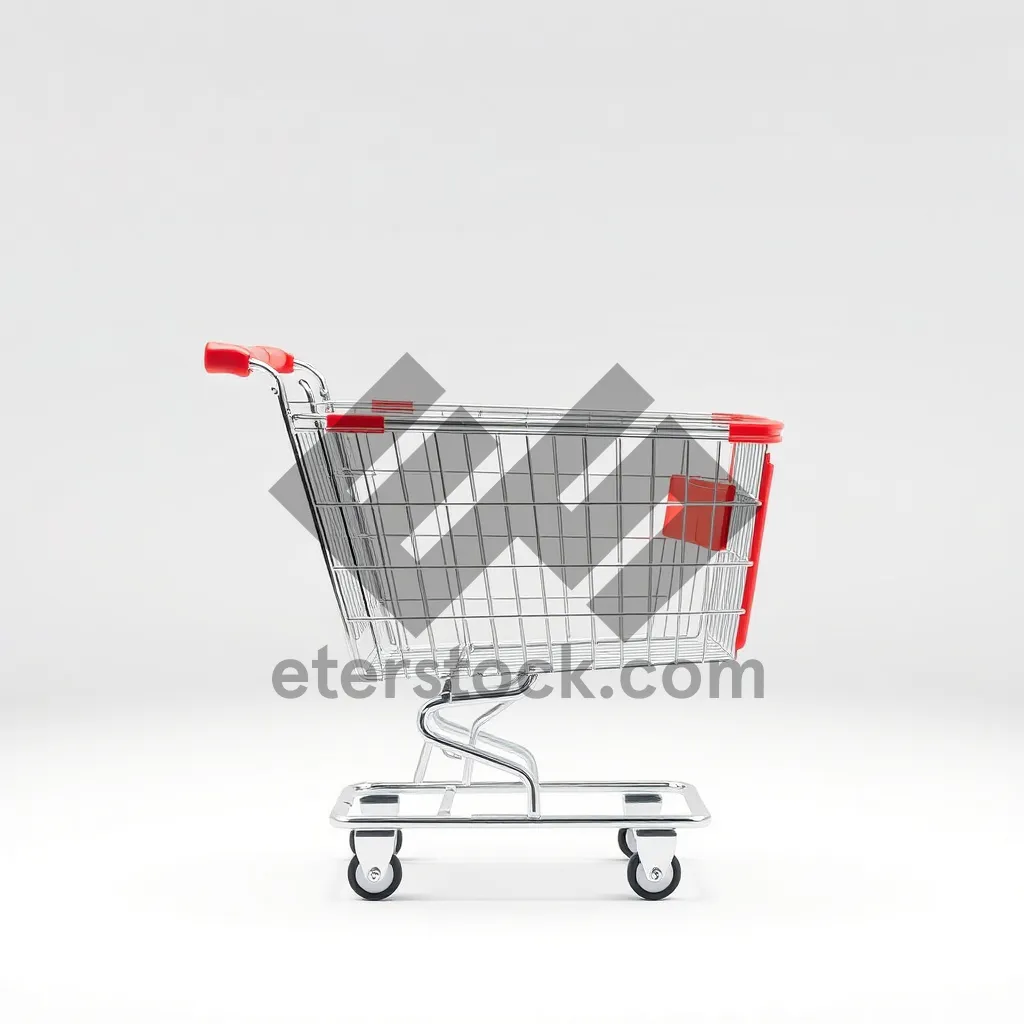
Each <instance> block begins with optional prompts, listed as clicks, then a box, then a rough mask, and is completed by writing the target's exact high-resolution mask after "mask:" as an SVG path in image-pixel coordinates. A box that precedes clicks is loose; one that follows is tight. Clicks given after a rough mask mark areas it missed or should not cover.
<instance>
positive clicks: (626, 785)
mask: <svg viewBox="0 0 1024 1024" xmlns="http://www.w3.org/2000/svg"><path fill="white" fill-rule="evenodd" d="M536 678H537V677H536V675H533V674H520V675H519V676H517V677H516V679H515V680H514V681H513V683H512V685H511V686H510V687H509V688H508V689H507V690H505V691H503V692H502V693H500V694H498V693H479V692H466V693H460V692H455V691H453V689H452V684H451V680H450V679H448V680H446V681H445V685H444V687H443V689H442V692H441V694H440V695H439V696H438V697H436V698H434V699H432V700H429V701H427V703H426V704H424V706H423V709H422V710H421V712H420V715H419V728H420V732H421V733H422V735H423V738H424V743H423V747H422V749H421V752H420V758H419V762H418V764H417V766H416V773H415V778H414V780H413V781H412V782H394V783H392V782H362V783H355V784H353V785H351V786H346V787H345V789H343V790H342V792H341V795H340V796H339V797H338V800H337V802H336V803H335V805H334V809H333V810H332V811H331V824H332V825H334V826H335V827H337V828H346V829H350V830H351V831H350V847H351V850H352V853H353V857H352V861H351V863H350V864H349V870H348V880H349V885H350V886H351V887H352V889H353V891H354V892H356V893H357V894H358V895H360V896H362V897H363V898H364V899H368V900H381V899H386V898H387V897H388V896H390V895H391V894H392V893H393V892H395V890H397V889H398V887H399V885H400V884H401V882H402V863H401V861H400V860H399V859H398V856H397V854H398V852H399V850H400V849H401V847H402V841H403V835H402V830H403V829H405V828H437V827H442V828H483V827H492V828H493V827H497V828H501V827H529V828H540V827H544V826H548V827H551V826H563V827H583V826H588V827H593V828H607V829H609V830H611V829H616V830H617V831H618V845H619V849H620V850H621V851H622V853H623V854H624V855H625V856H626V857H628V858H629V862H628V864H627V867H626V877H627V880H628V881H629V885H630V887H631V888H632V889H633V891H634V892H635V893H636V894H637V895H638V896H641V897H642V898H643V899H647V900H660V899H664V898H665V897H666V896H669V895H671V893H672V892H674V891H675V889H676V887H677V886H678V885H679V879H680V867H679V861H678V860H677V858H676V856H675V847H676V829H679V828H700V827H701V826H704V825H707V824H708V823H709V822H710V820H711V815H710V814H709V813H708V810H707V808H706V807H705V806H704V803H703V801H702V800H701V798H700V795H699V794H698V792H697V790H696V789H695V788H694V787H693V786H692V785H690V784H689V783H686V782H590V781H588V782H540V781H539V780H538V778H537V763H536V760H535V759H534V757H533V755H532V754H531V753H530V751H528V750H527V749H526V748H525V747H522V746H520V745H519V744H517V743H514V742H512V741H511V740H508V739H505V738H503V737H500V736H497V735H494V734H492V733H489V732H485V731H484V730H483V729H482V728H481V727H482V725H483V723H484V722H485V721H486V720H488V719H491V718H493V717H495V715H497V714H498V713H499V712H500V711H501V710H503V709H504V708H505V707H507V706H508V704H510V703H511V702H512V701H514V700H518V699H519V698H520V697H522V696H523V695H524V694H525V693H526V692H527V690H529V688H530V686H531V685H532V684H533V682H534V680H535V679H536ZM477 700H489V701H492V702H495V703H493V704H492V706H491V708H489V709H488V710H486V711H484V712H483V713H482V714H481V715H478V716H477V718H476V719H475V720H474V721H473V723H472V724H471V725H470V726H468V727H467V726H463V725H461V724H459V723H457V722H454V721H452V720H451V719H449V718H447V717H445V716H444V715H442V714H441V712H442V710H443V709H445V708H447V707H448V706H450V705H452V704H454V703H458V702H461V701H477ZM485 747H490V748H492V750H494V751H500V754H499V753H492V752H491V751H489V750H487V749H485ZM435 748H436V749H439V750H441V751H442V752H444V753H445V754H447V755H448V756H449V757H453V758H458V759H460V760H462V761H463V762H464V767H463V775H462V778H461V779H460V780H458V781H451V782H444V781H442V782H428V781H426V780H425V776H426V771H427V767H428V764H429V761H430V756H431V753H432V751H433V750H434V749H435ZM474 762H482V763H484V764H488V765H491V766H493V767H496V768H499V769H501V770H502V771H505V772H508V773H509V774H512V775H515V776H518V779H517V780H516V781H507V782H489V781H487V782H485V781H474V780H473V765H474ZM508 793H518V794H522V795H523V796H524V797H525V801H526V810H525V811H524V812H522V813H479V812H478V813H472V814H462V813H459V811H460V810H461V807H457V806H456V801H457V800H459V798H460V797H461V798H462V799H463V800H464V799H465V798H466V797H467V796H480V795H482V796H484V797H491V796H495V795H498V794H508ZM554 793H574V794H593V793H597V794H612V795H614V794H617V795H618V796H620V797H621V799H622V813H621V814H563V813H559V814H551V813H544V812H543V811H542V804H543V798H544V797H545V795H548V794H554ZM403 795H405V796H406V797H413V796H416V797H419V796H433V797H435V798H438V799H439V803H438V805H437V810H436V811H435V812H434V813H428V814H408V813H403V812H402V807H401V798H402V796H403ZM663 798H668V801H669V803H670V806H669V807H667V808H666V807H663ZM460 803H461V800H460Z"/></svg>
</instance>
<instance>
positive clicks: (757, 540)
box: [736, 424, 781, 651]
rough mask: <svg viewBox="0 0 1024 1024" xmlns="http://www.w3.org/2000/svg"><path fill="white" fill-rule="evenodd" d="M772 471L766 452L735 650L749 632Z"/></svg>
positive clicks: (743, 641) (745, 639) (773, 471)
mask: <svg viewBox="0 0 1024 1024" xmlns="http://www.w3.org/2000/svg"><path fill="white" fill-rule="evenodd" d="M780 426H781V424H780ZM774 473H775V467H774V466H773V465H772V459H771V456H770V455H768V454H767V452H766V453H765V456H764V469H762V470H761V486H760V487H759V488H758V492H757V500H758V501H759V502H760V503H761V504H760V505H759V506H758V509H757V514H756V516H755V517H754V536H753V537H752V538H751V541H750V562H751V565H750V568H749V569H748V570H747V579H746V583H745V584H744V586H743V602H742V604H741V607H742V608H743V612H744V614H743V615H741V616H740V624H739V627H738V628H737V630H736V650H737V651H738V650H739V649H740V648H741V647H742V646H743V645H744V644H745V643H746V642H747V633H749V632H750V609H751V608H752V607H753V606H754V588H755V587H756V586H757V568H758V564H759V563H760V561H761V541H762V540H763V538H764V517H765V513H766V512H767V511H768V495H769V494H771V490H772V476H773V475H774Z"/></svg>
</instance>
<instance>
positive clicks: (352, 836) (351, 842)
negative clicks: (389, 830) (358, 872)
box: [348, 829, 402, 855]
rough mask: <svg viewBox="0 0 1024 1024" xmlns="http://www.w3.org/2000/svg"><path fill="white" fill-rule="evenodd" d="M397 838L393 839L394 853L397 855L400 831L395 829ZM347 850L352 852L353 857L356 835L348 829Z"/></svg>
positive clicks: (400, 847) (400, 841)
mask: <svg viewBox="0 0 1024 1024" xmlns="http://www.w3.org/2000/svg"><path fill="white" fill-rule="evenodd" d="M396 831H397V832H398V838H397V839H395V853H398V852H399V850H401V849H402V830H401V829H397V830H396ZM348 848H349V849H350V850H351V851H352V853H353V855H354V854H355V852H356V834H355V831H354V830H353V829H349V833H348Z"/></svg>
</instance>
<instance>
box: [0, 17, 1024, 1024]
mask: <svg viewBox="0 0 1024 1024" xmlns="http://www.w3.org/2000/svg"><path fill="white" fill-rule="evenodd" d="M0 84H2V89H0V131H2V140H3V155H2V160H0V188H2V191H0V204H2V227H0V281H2V285H0V288H2V297H0V338H2V339H3V341H2V344H3V355H4V359H3V363H4V368H5V371H6V378H5V387H4V397H3V401H2V403H0V416H2V417H3V438H4V449H3V456H4V467H3V468H4V480H5V483H6V485H7V486H6V487H5V488H4V491H5V493H4V499H5V500H4V503H3V519H2V535H3V537H4V556H3V569H2V583H0V588H2V589H0V601H2V623H3V626H2V640H0V642H2V659H3V661H2V663H3V682H2V689H0V700H2V719H0V758H2V779H3V783H2V806H0V810H2V816H0V833H2V841H0V944H2V946H3V949H2V950H0V1017H3V1018H4V1019H6V1020H11V1021H19V1022H20V1021H35V1020H47V1021H49V1020H58V1019H59V1020H90V1021H91V1020H97V1021H99V1020H102V1021H104V1022H109V1021H114V1020H131V1021H138V1020H146V1021H156V1020H168V1021H183V1020H197V1021H198V1020H216V1021H225V1020H245V1021H257V1020H259V1021H263V1020H267V1021H298V1020H303V1021H304V1020H326V1019H339V1018H342V1019H351V1020H357V1021H373V1020H395V1021H407V1020H410V1019H413V1018H415V1019H418V1020H424V1021H428V1020H441V1019H445V1020H463V1019H465V1020H469V1019H474V1020H479V1019H488V1020H500V1019H509V1020H523V1019H532V1020H548V1019H551V1020H559V1021H565V1020H575V1019H588V1020H598V1019H608V1020H623V1019H627V1018H629V1019H635V1020H663V1019H665V1020H667V1019H679V1018H680V1017H682V1016H686V1017H687V1018H688V1019H693V1020H720V1021H739V1020H743V1021H746V1020H767V1019H784V1020H787V1021H792V1020H802V1019H806V1020H824V1019H827V1020H830V1021H845V1020H861V1019H871V1020H906V1019H908V1018H910V1019H928V1020H932V1021H938V1020H963V1019H985V1020H990V1021H1003V1020H1005V1021H1010V1020H1019V1019H1020V1017H1021V1013H1022V1009H1024V1008H1022V1005H1021V997H1020V992H1019V950H1018V946H1019V942H1018V941H1017V939H1016V933H1017V930H1018V924H1019V921H1020V918H1021V913H1022V910H1024V907H1022V899H1021V897H1022V885H1021V881H1020V878H1021V876H1020V868H1019V864H1020V861H1021V857H1022V854H1024V842H1022V831H1021V825H1020V820H1021V811H1022V807H1021V800H1020V784H1021V777H1022V775H1021V773H1022V768H1024V764H1022V755H1021V743H1020V741H1021V726H1022V721H1024V702H1022V699H1021V691H1020V689H1019V684H1020V682H1021V674H1022V673H1021V670H1020V667H1019V665H1018V664H1017V660H1016V659H1017V644H1016V638H1017V633H1018V622H1019V614H1020V593H1019V579H1020V573H1021V569H1022V565H1021V554H1020V543H1019V538H1018V536H1017V534H1018V531H1017V529H1016V527H1017V523H1018V520H1019V516H1020V508H1021V505H1020V499H1021V488H1020V472H1019V465H1018V463H1019V453H1020V440H1021V437H1020V435H1021V431H1020V412H1019V397H1018V396H1019V378H1020V372H1021V359H1020V356H1019V347H1020V344H1021V336H1022V335H1021V328H1022V326H1024V315H1022V312H1021V298H1020V293H1019V287H1018V284H1017V282H1018V279H1019V275H1020V267H1021V266H1022V265H1024V263H1022V255H1024V254H1022V251H1021V250H1022V248H1024V246H1022V243H1021V238H1022V228H1024V217H1022V213H1024V202H1022V194H1024V193H1022V189H1021V172H1022V169H1024V159H1022V158H1024V148H1022V147H1024V128H1022V124H1024V121H1022V118H1024V15H1022V13H1021V8H1020V6H1019V4H1015V3H1010V2H1003V3H998V2H996V0H975V2H972V3H967V2H959V3H951V2H946V0H942V2H924V0H918V2H916V3H911V2H907V0H898V2H897V0H887V2H885V3H881V2H879V3H875V2H870V3H856V4H855V3H839V2H829V3H821V2H805V3H793V2H780V3H775V4H760V3H753V2H746V3H724V4H695V3H690V2H686V3H645V4H626V3H621V2H620V3H594V2H591V3H571V4H570V3H533V2H522V0H521V2H518V3H515V4H501V5H499V4H473V3H460V4H455V3H436V2H434V3H400V4H399V3H387V4H354V3H347V2H345V3H341V2H333V3H298V4H284V3H281V2H279V3H276V4H275V3H266V2H261V3H235V4H230V3H210V2H203V3H199V2H177V3H174V4H160V5H157V4H128V3H121V4H115V3H111V2H109V0H100V2H96V3H92V4H88V5H85V4H83V5H78V4H69V3H28V2H14V3H8V4H7V5H5V7H4V9H3V14H2V21H0ZM209 337H220V338H225V339H228V340H233V341H237V342H240V343H243V344H250V345H253V344H267V345H279V346H282V347H285V348H290V349H293V350H294V351H296V352H298V353H300V355H302V356H304V357H306V358H308V359H309V360H310V361H311V362H313V363H314V364H315V365H318V366H320V367H322V368H323V370H324V372H325V373H326V375H327V376H328V379H329V380H330V381H331V383H332V387H333V390H334V391H335V393H336V394H338V395H351V396H353V397H354V396H357V395H359V394H362V392H363V391H364V390H365V388H366V387H368V386H369V385H370V384H371V383H372V382H373V381H374V380H376V379H377V377H378V376H379V375H380V374H381V373H382V372H383V371H384V370H386V369H387V368H388V366H390V365H391V363H392V362H393V361H394V360H395V359H396V358H397V357H398V356H400V355H401V354H402V353H403V352H406V351H409V352H411V353H412V354H413V355H414V356H415V358H416V359H417V360H419V361H420V362H421V363H422V364H423V365H424V366H425V367H426V368H427V369H428V370H429V371H430V372H431V373H433V374H434V376H435V377H437V378H438V379H439V380H440V381H441V382H442V383H443V384H444V385H445V386H446V388H447V394H446V399H447V400H451V401H454V402H466V403H494V404H512V403H526V404H533V405H552V406H561V405H566V404H572V403H573V402H574V401H575V400H576V399H577V398H578V396H579V395H580V394H582V393H583V391H585V390H586V388H588V387H589V386H590V385H591V384H592V383H593V382H594V381H595V380H596V379H597V378H598V377H599V376H600V375H601V373H603V372H604V370H606V369H607V368H608V367H609V366H610V365H611V364H612V363H614V362H616V361H619V362H621V363H622V364H623V365H624V366H625V367H626V369H627V370H629V371H630V372H631V373H632V374H633V375H634V376H635V377H636V378H637V379H638V380H639V381H640V382H641V383H642V384H644V385H645V386H646V387H647V389H648V390H649V391H650V392H651V393H652V394H653V395H654V396H655V399H656V402H655V405H656V407H658V408H664V409H670V410H685V409H687V408H689V409H729V410H736V411H743V412H751V413H760V414H764V415H769V416H775V417H778V418H780V419H783V420H785V421H786V423H787V431H786V435H785V440H784V442H783V444H782V445H781V446H780V447H779V449H778V452H777V466H778V469H777V473H776V479H775V488H774V494H773V502H772V510H771V515H770V518H769V524H768V531H767V534H766V540H765V549H764V559H763V564H762V573H761V577H760V581H759V591H758V604H757V609H756V613H755V615H754V618H753V622H752V630H751V638H750V644H749V646H748V648H747V654H748V655H749V656H754V657H758V658H760V659H761V660H762V661H763V662H764V663H765V666H766V696H765V698H764V699H763V700H761V701H755V700H752V699H749V698H744V699H741V700H737V701H732V700H729V699H721V700H718V701H713V700H710V699H709V698H708V697H707V696H706V694H701V695H700V696H698V697H696V698H694V699H691V700H689V701H685V702H681V701H674V700H671V699H670V698H669V697H667V696H666V695H664V694H659V695H657V696H655V697H652V698H650V699H649V700H647V701H628V700H625V699H624V698H622V697H621V695H619V696H617V698H616V699H614V700H609V701H601V700H595V701H591V702H586V701H583V700H580V699H573V700H571V701H557V700H549V701H545V702H539V703H537V704H535V705H532V706H528V707H520V708H517V709H516V710H514V711H511V712H510V713H509V714H508V715H507V716H506V718H504V719H503V720H502V722H503V725H504V726H505V727H507V728H508V729H509V731H510V732H511V734H512V735H514V736H515V737H516V738H518V739H521V740H524V741H526V742H528V743H530V744H531V745H533V746H534V748H535V749H536V751H537V753H538V755H539V757H540V761H541V769H542V774H543V775H544V776H545V777H548V778H551V777H565V776H569V777H572V776H579V777H588V776H590V777H595V776H596V777H600V776H607V777H614V776H635V777H638V778H649V777H670V778H683V779H686V780H688V781H692V782H694V783H696V784H697V785H698V786H699V788H700V789H701V792H702V794H703V796H704V797H705V799H706V800H707V802H708V804H709V806H710V808H711V811H712V813H713V815H714V817H715V820H714V822H713V823H712V826H711V828H709V829H707V830H703V831H695V832H690V833H686V834H685V835H684V836H683V837H682V839H681V842H680V856H681V859H682V862H683V868H684V879H683V883H682V885H681V886H680V888H679V890H678V891H677V893H676V894H675V896H674V897H672V898H671V899H670V900H667V901H665V902H663V903H645V902H641V901H640V900H637V899H636V898H634V897H633V896H632V895H631V894H630V893H629V891H628V889H627V887H626V882H625V873H624V869H623V862H622V860H621V859H620V858H619V856H618V854H617V852H616V851H615V849H614V837H613V836H611V835H608V834H606V833H605V832H603V831H581V832H578V833H574V832H570V831H551V832H546V831H545V832H526V831H523V832H511V831H509V832H506V831H497V830H496V831H486V832H483V833H480V832H474V833H469V832H466V833H461V834H460V833H452V834H446V835H441V834H439V833H434V832H427V831H419V832H410V833H407V834H406V847H405V850H403V854H402V859H403V863H404V866H405V881H404V883H403V886H402V888H401V890H400V891H399V893H398V894H396V896H395V897H394V898H393V899H392V900H390V901H388V902H387V903H384V904H379V905H377V904H368V903H364V902H362V901H359V900H358V899H356V898H355V897H354V896H353V895H352V894H351V893H350V892H349V890H348V887H347V884H346V881H345V869H346V865H347V861H348V853H347V843H346V836H345V834H344V833H342V832H337V831H334V830H332V829H330V828H329V827H328V825H327V813H328V811H329V809H330V807H331V805H332V803H333V801H334V799H335V796H336V795H337V792H338V790H339V789H340V787H341V785H342V784H343V783H346V782H350V781H355V780H357V779H361V778H388V777H392V778H393V777H395V776H404V775H406V774H407V773H409V772H411V770H412V766H413V762H414V759H415V754H416V740H415V735H414V731H413V727H412V719H413V710H414V707H415V704H416V701H415V699H414V698H413V697H412V695H411V694H408V693H404V694H403V695H402V696H400V697H399V698H398V699H396V700H393V701H385V700H373V701H370V700H368V701H365V702H363V703H360V704H357V703H356V702H354V701H351V700H346V699H339V700H335V701H328V700H324V699H322V698H320V697H319V696H317V695H316V694H315V693H308V694H307V695H306V696H305V697H303V698H302V699H300V700H295V701H287V702H286V701H283V700H281V699H280V698H278V697H276V696H275V695H274V693H273V691H272V689H271V686H270V672H271V669H272V667H273V665H274V664H275V663H276V662H277V661H279V660H281V659H282V658H285V657H298V658H302V659H304V660H306V661H308V660H309V659H310V658H312V657H313V655H314V653H315V651H316V649H317V648H318V647H320V646H322V645H323V644H331V645H333V647H332V653H337V654H341V651H342V646H341V645H342V635H341V629H340V625H339V623H338V622H337V621H336V618H335V615H336V613H334V614H332V608H333V605H332V601H331V598H330V593H329V587H328V584H327V581H326V580H325V579H324V578H323V569H322V565H318V557H319V556H318V555H317V553H316V550H315V547H314V546H313V544H312V542H311V540H310V538H309V537H308V536H307V535H306V534H305V533H304V532H303V531H302V530H301V529H299V528H298V527H297V526H296V525H295V524H294V522H292V521H291V520H290V519H289V517H288V516H287V514H286V513H285V512H283V511H282V510H281V508H280V507H279V506H277V505H276V503H275V502H274V501H273V500H272V499H271V498H270V497H269V496H268V495H267V493H266V491H267V488H268V487H269V486H270V485H271V484H272V483H273V482H274V481H275V480H276V479H277V478H278V476H279V475H280V474H281V472H283V470H284V469H285V468H286V466H287V462H288V451H287V445H286V442H285V438H284V436H283V432H282V430H281V426H280V422H279V419H278V418H277V415H276V410H275V408H274V406H273V401H272V399H271V397H270V396H269V395H268V394H267V389H266V387H265V385H263V384H261V383H259V382H257V381H256V380H255V379H252V380H247V381H241V380H236V379H234V378H229V377H220V378H213V377H206V376H205V375H204V374H203V373H202V371H201V366H200V349H201V347H202V343H203V342H204V341H205V340H206V339H207V338H209Z"/></svg>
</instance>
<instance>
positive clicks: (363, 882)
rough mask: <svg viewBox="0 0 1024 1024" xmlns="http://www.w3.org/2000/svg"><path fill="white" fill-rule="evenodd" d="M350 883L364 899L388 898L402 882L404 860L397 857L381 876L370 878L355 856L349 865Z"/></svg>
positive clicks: (353, 889)
mask: <svg viewBox="0 0 1024 1024" xmlns="http://www.w3.org/2000/svg"><path fill="white" fill-rule="evenodd" d="M348 884H349V885H350V886H352V891H353V892H354V893H355V894H356V895H357V896H362V897H363V899H364V900H386V899H387V898H388V897H389V896H390V895H391V894H392V893H393V892H394V891H395V890H396V889H397V888H398V887H399V886H400V885H401V884H402V862H401V861H400V860H399V859H398V858H397V857H392V858H391V863H390V864H389V865H388V866H387V867H386V868H385V869H384V870H383V872H381V876H380V878H374V879H371V878H368V877H367V876H366V874H365V873H364V871H363V869H362V868H361V867H360V866H359V858H358V857H353V858H352V860H351V861H350V862H349V865H348Z"/></svg>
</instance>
